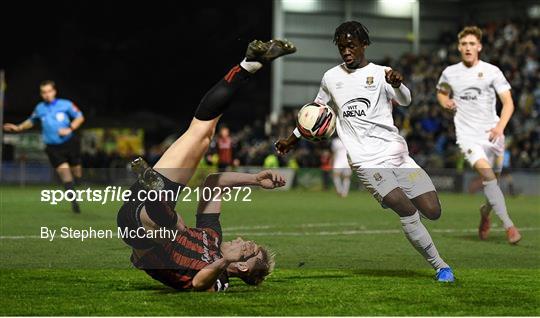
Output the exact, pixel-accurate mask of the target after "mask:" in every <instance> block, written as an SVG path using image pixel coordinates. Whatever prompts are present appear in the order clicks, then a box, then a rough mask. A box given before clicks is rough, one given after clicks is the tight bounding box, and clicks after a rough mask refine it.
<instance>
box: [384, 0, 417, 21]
mask: <svg viewBox="0 0 540 318" xmlns="http://www.w3.org/2000/svg"><path fill="white" fill-rule="evenodd" d="M415 4H416V0H379V1H377V9H378V12H379V13H380V14H381V15H383V16H388V17H411V15H412V8H413V6H414V5H415Z"/></svg>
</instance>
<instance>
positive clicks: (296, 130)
mask: <svg viewBox="0 0 540 318" xmlns="http://www.w3.org/2000/svg"><path fill="white" fill-rule="evenodd" d="M292 133H293V135H294V136H295V137H296V138H300V137H302V135H301V134H300V130H298V127H295V128H294V130H293V132H292Z"/></svg>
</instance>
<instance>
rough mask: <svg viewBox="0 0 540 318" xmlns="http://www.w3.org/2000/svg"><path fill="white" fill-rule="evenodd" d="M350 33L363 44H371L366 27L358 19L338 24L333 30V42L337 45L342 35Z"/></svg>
mask: <svg viewBox="0 0 540 318" xmlns="http://www.w3.org/2000/svg"><path fill="white" fill-rule="evenodd" d="M347 34H350V35H352V36H353V37H354V38H355V39H357V40H358V41H360V43H362V44H364V45H369V44H371V41H370V40H369V30H368V28H367V27H366V26H365V25H363V24H362V23H360V22H358V21H347V22H343V23H342V24H340V25H339V26H338V27H337V28H336V31H335V32H334V44H336V45H337V43H338V41H339V39H340V38H341V37H342V36H347Z"/></svg>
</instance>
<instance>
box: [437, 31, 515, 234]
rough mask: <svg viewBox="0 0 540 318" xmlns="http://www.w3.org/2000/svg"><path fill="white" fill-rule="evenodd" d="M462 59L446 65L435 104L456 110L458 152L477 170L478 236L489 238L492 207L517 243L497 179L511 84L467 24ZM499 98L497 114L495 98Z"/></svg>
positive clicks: (510, 104) (461, 38)
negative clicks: (480, 195)
mask: <svg viewBox="0 0 540 318" xmlns="http://www.w3.org/2000/svg"><path fill="white" fill-rule="evenodd" d="M458 49H459V52H460V53H461V62H459V63H457V64H454V65H450V66H448V67H447V68H446V69H445V70H444V71H443V73H442V75H441V77H440V79H439V83H438V85H437V89H438V92H437V99H438V101H439V104H440V105H441V106H442V107H443V108H445V109H447V110H450V111H453V112H455V116H454V124H455V126H456V137H457V138H456V139H457V144H458V146H459V148H460V149H461V152H462V153H463V154H464V155H465V158H466V159H467V161H468V162H469V163H470V165H471V166H472V167H473V168H474V169H475V170H476V171H477V172H478V174H479V175H480V177H481V178H482V183H483V185H484V195H485V197H486V203H485V204H484V205H482V206H481V207H480V226H479V228H478V234H479V237H480V239H481V240H485V239H487V237H488V234H489V229H490V226H491V224H490V223H491V222H490V217H489V214H490V212H491V210H493V211H494V212H495V214H496V215H497V216H498V217H499V219H501V221H502V223H503V226H504V228H505V230H506V236H507V238H508V242H509V243H511V244H516V243H517V242H519V240H521V234H520V233H519V231H518V229H517V228H516V227H515V226H514V223H513V222H512V220H511V219H510V217H509V216H508V211H507V209H506V203H505V200H504V195H503V193H502V191H501V188H500V187H499V185H498V183H497V179H499V176H500V174H501V171H502V167H503V159H504V128H505V127H506V125H507V124H508V121H509V120H510V117H511V116H512V113H513V112H514V102H513V101H512V94H511V93H510V89H511V87H510V84H509V83H508V81H507V80H506V78H505V77H504V74H503V73H502V72H501V70H500V69H499V68H498V67H497V66H495V65H492V64H489V63H486V62H484V61H482V60H480V59H479V54H480V52H481V51H482V30H480V29H479V28H478V27H476V26H468V27H465V28H464V29H463V30H462V31H461V32H460V33H459V34H458ZM497 95H498V96H499V98H500V100H501V102H502V110H501V116H500V117H499V116H497V110H496V107H495V105H496V102H497V98H496V96H497Z"/></svg>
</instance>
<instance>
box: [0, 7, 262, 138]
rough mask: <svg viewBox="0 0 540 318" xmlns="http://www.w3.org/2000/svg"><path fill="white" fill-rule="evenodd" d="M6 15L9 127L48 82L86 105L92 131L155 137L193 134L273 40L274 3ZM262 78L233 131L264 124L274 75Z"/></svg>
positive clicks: (20, 10)
mask: <svg viewBox="0 0 540 318" xmlns="http://www.w3.org/2000/svg"><path fill="white" fill-rule="evenodd" d="M1 16H2V17H1V19H0V21H1V22H0V27H1V30H2V39H1V42H0V43H1V49H0V68H3V69H5V70H6V73H7V84H8V89H7V92H6V107H5V115H4V121H5V122H20V121H22V120H24V119H25V118H26V117H27V116H28V115H30V113H31V112H32V110H33V108H34V106H35V104H36V103H37V102H39V101H40V97H39V83H40V82H41V81H42V80H44V79H52V80H54V81H56V82H57V85H58V90H59V97H63V98H68V99H71V100H73V101H74V102H75V103H76V104H78V105H79V106H80V108H81V109H82V111H83V112H84V113H85V115H86V117H87V124H86V126H87V127H89V126H102V127H103V126H133V127H140V128H145V129H147V130H150V131H152V130H156V128H160V129H161V130H170V129H175V128H181V127H184V128H185V125H186V124H187V123H188V121H189V120H190V119H191V117H192V115H193V112H194V110H195V108H196V107H197V105H198V102H199V100H200V98H201V97H202V95H204V93H205V92H206V91H207V90H208V89H209V88H210V87H211V86H212V85H213V84H214V83H215V82H216V81H217V80H218V79H219V78H220V77H222V76H224V75H225V74H226V73H227V71H228V70H229V68H230V67H232V66H233V65H234V64H235V63H238V62H240V61H241V59H242V58H243V56H244V52H245V48H246V46H247V44H248V43H249V42H250V41H251V40H252V39H254V38H260V39H269V38H270V37H271V27H272V2H271V1H235V2H234V5H231V3H230V2H228V1H223V2H205V3H204V6H202V5H201V3H199V2H189V3H188V2H185V1H156V2H143V3H137V2H129V3H128V2H118V1H38V2H34V1H28V2H17V3H13V2H12V3H9V4H5V3H4V4H2V13H1ZM261 73H262V74H259V75H258V76H257V77H256V78H255V79H254V80H253V81H252V82H251V84H250V87H249V88H248V89H247V90H246V91H245V93H244V94H243V95H242V96H240V98H239V99H237V101H236V104H237V105H234V107H233V110H232V111H231V112H229V113H228V114H227V117H225V118H224V122H225V123H227V124H228V125H230V126H235V125H237V124H240V123H242V122H243V123H245V122H247V121H252V120H253V119H261V120H262V119H264V117H265V116H266V114H267V113H268V112H269V108H270V105H269V99H270V92H269V87H270V71H269V70H268V69H265V70H264V71H262V72H261ZM163 128H167V129H163Z"/></svg>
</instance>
